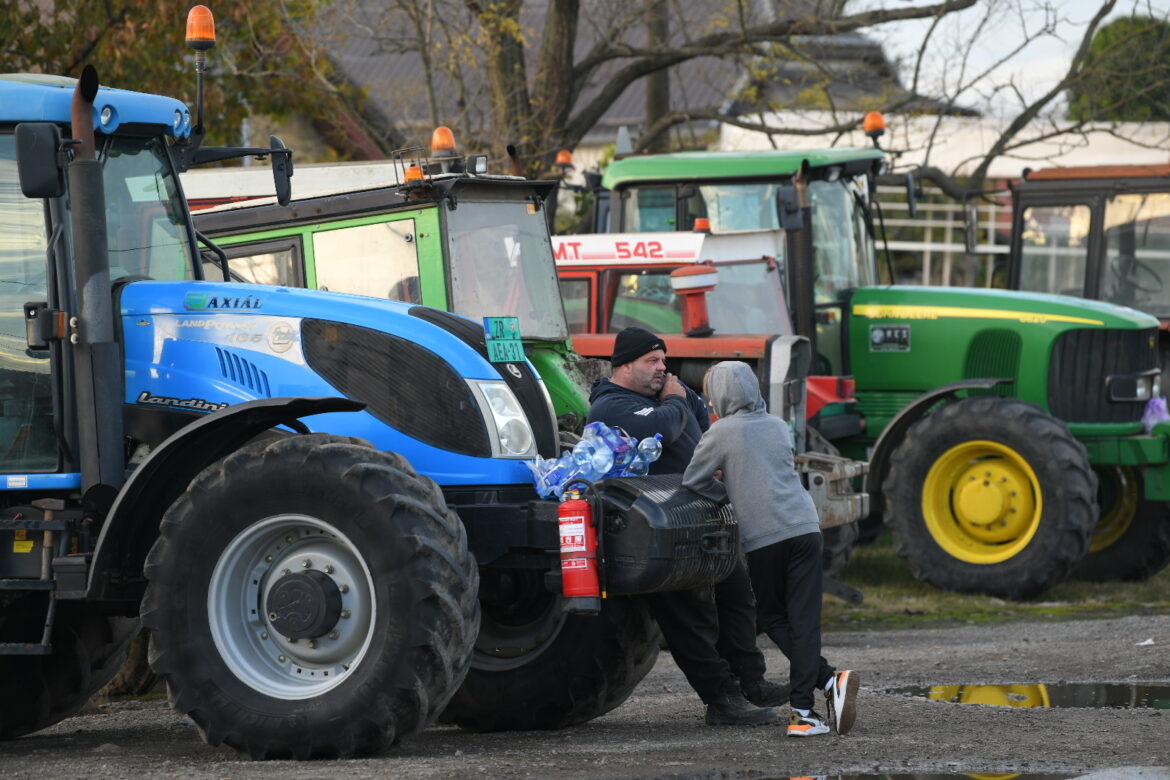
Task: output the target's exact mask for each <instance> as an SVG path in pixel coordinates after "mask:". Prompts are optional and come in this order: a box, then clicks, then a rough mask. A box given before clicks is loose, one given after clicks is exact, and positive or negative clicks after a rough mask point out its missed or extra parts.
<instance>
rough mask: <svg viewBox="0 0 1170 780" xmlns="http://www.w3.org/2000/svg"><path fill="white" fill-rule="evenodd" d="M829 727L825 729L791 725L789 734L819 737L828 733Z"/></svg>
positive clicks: (792, 735)
mask: <svg viewBox="0 0 1170 780" xmlns="http://www.w3.org/2000/svg"><path fill="white" fill-rule="evenodd" d="M828 733H829V728H828V726H826V727H825V729H824V731H821V730H820V729H815V728H813V727H812V726H789V727H788V736H790V737H819V736H820V735H822V734H828Z"/></svg>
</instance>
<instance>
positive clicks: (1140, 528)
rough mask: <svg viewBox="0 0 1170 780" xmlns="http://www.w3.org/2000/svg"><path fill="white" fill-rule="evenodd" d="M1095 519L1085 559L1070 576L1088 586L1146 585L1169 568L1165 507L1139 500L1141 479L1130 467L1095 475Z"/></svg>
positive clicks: (1169, 513)
mask: <svg viewBox="0 0 1170 780" xmlns="http://www.w3.org/2000/svg"><path fill="white" fill-rule="evenodd" d="M1097 479H1098V481H1099V484H1100V488H1099V489H1098V492H1097V502H1098V504H1099V505H1100V507H1101V515H1100V518H1099V519H1098V520H1097V526H1096V527H1095V528H1094V529H1093V538H1092V539H1091V540H1090V542H1089V554H1088V555H1086V556H1085V557H1084V558H1083V559H1082V560H1081V562H1080V563H1078V564H1077V565H1076V567H1075V568H1074V569H1073V573H1072V576H1073V577H1075V578H1077V579H1080V580H1088V581H1089V582H1110V581H1118V580H1120V581H1129V582H1140V581H1143V580H1148V579H1149V578H1150V577H1152V576H1153V575H1155V574H1157V573H1158V572H1160V571H1162V569H1164V568H1166V565H1167V564H1168V563H1170V506H1168V505H1167V503H1166V502H1165V501H1149V500H1147V499H1145V498H1143V483H1142V476H1141V474H1140V473H1139V472H1138V470H1137V469H1134V468H1132V467H1130V466H1102V467H1100V468H1098V469H1097Z"/></svg>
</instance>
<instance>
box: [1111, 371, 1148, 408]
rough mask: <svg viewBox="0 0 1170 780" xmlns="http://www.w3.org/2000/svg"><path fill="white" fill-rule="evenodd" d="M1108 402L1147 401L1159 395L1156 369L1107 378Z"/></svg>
mask: <svg viewBox="0 0 1170 780" xmlns="http://www.w3.org/2000/svg"><path fill="white" fill-rule="evenodd" d="M1105 381H1106V384H1107V386H1108V388H1109V400H1110V401H1123V402H1124V401H1148V400H1150V399H1151V398H1155V397H1157V396H1158V395H1160V394H1161V391H1162V387H1161V382H1160V381H1159V377H1158V371H1157V369H1152V370H1150V371H1146V372H1144V373H1142V374H1121V375H1117V376H1111V377H1109V378H1107V379H1106V380H1105Z"/></svg>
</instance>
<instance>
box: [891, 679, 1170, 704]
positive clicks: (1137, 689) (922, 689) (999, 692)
mask: <svg viewBox="0 0 1170 780" xmlns="http://www.w3.org/2000/svg"><path fill="white" fill-rule="evenodd" d="M886 693H900V694H902V695H905V696H919V697H925V698H927V699H934V700H936V701H951V702H958V703H961V704H988V705H998V706H1001V707H1118V708H1123V709H1158V710H1170V684H1158V685H1135V684H1131V683H1024V684H1018V685H929V686H927V685H912V686H907V687H905V688H889V689H887V690H886Z"/></svg>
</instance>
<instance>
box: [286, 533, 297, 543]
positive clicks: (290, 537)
mask: <svg viewBox="0 0 1170 780" xmlns="http://www.w3.org/2000/svg"><path fill="white" fill-rule="evenodd" d="M294 538H295V537H293V536H292V535H291V534H290V535H289V536H286V537H284V540H285V541H286V542H289V543H291V542H292V540H293V539H294Z"/></svg>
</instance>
